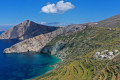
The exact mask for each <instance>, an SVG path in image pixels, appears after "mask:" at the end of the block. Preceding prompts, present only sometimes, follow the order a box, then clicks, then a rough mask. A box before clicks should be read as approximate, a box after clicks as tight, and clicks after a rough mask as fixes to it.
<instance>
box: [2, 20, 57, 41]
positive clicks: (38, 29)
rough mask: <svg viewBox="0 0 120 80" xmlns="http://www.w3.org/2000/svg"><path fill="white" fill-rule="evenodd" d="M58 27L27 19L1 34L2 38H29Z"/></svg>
mask: <svg viewBox="0 0 120 80" xmlns="http://www.w3.org/2000/svg"><path fill="white" fill-rule="evenodd" d="M56 29H57V28H56V27H51V26H45V25H41V24H37V23H35V22H33V21H29V20H26V21H24V22H23V23H20V24H18V25H16V26H14V27H13V28H11V29H9V30H8V31H6V32H4V33H3V34H2V35H0V39H28V38H32V37H35V36H37V35H40V34H45V33H48V32H51V31H54V30H56Z"/></svg>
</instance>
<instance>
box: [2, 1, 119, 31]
mask: <svg viewBox="0 0 120 80" xmlns="http://www.w3.org/2000/svg"><path fill="white" fill-rule="evenodd" d="M117 14H120V0H0V29H8V28H9V26H13V25H16V24H19V23H21V22H23V21H25V20H31V21H34V22H37V23H41V24H46V25H60V26H62V25H68V24H82V23H87V22H97V21H100V20H104V19H106V18H109V17H111V16H114V15H117ZM7 26H8V27H7Z"/></svg>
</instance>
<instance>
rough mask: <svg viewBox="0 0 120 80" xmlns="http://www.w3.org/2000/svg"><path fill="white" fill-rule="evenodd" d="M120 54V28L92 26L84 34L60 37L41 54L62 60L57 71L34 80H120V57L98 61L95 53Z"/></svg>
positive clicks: (77, 33)
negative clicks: (114, 51)
mask: <svg viewBox="0 0 120 80" xmlns="http://www.w3.org/2000/svg"><path fill="white" fill-rule="evenodd" d="M106 49H108V50H110V51H111V50H114V49H118V50H120V28H100V27H94V26H89V27H87V28H86V29H85V30H83V31H82V32H76V33H73V34H69V35H64V34H63V35H60V36H58V37H56V38H55V39H53V40H52V41H51V42H49V43H48V44H47V45H46V46H45V47H44V48H43V50H42V51H41V52H42V53H44V54H53V55H56V56H57V57H59V58H61V59H63V62H61V63H60V64H58V65H57V66H56V68H55V69H54V70H53V71H51V72H49V73H47V74H45V75H43V76H40V77H38V78H35V79H33V80H120V55H118V56H116V57H115V58H114V59H112V60H99V59H96V57H95V56H94V55H95V52H96V51H101V50H106Z"/></svg>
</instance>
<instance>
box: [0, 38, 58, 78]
mask: <svg viewBox="0 0 120 80" xmlns="http://www.w3.org/2000/svg"><path fill="white" fill-rule="evenodd" d="M17 42H19V41H18V40H0V80H25V79H30V78H34V77H37V76H40V75H43V74H45V73H46V72H48V71H50V70H52V69H53V68H54V67H50V65H53V64H55V63H57V62H59V61H60V60H59V59H58V58H56V57H55V56H51V55H43V54H3V50H4V49H5V48H8V47H10V46H11V45H13V44H15V43H17Z"/></svg>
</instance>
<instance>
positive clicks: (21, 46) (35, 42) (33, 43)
mask: <svg viewBox="0 0 120 80" xmlns="http://www.w3.org/2000/svg"><path fill="white" fill-rule="evenodd" d="M85 28H86V26H84V25H80V24H73V25H69V26H67V27H64V28H59V29H57V30H56V31H53V32H50V33H46V34H42V35H39V36H36V37H33V38H30V39H27V40H24V41H22V42H20V43H17V44H15V45H13V46H12V47H10V48H7V49H5V50H4V53H24V52H40V51H41V49H42V48H43V47H44V46H45V45H46V44H47V43H48V42H50V41H51V40H52V39H53V38H55V37H56V36H58V35H60V34H67V33H73V32H78V31H82V30H84V29H85Z"/></svg>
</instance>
